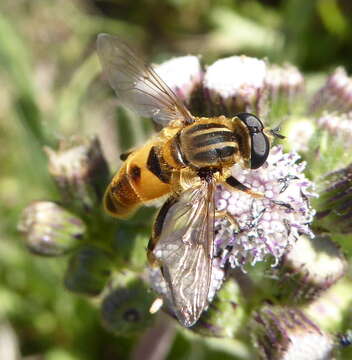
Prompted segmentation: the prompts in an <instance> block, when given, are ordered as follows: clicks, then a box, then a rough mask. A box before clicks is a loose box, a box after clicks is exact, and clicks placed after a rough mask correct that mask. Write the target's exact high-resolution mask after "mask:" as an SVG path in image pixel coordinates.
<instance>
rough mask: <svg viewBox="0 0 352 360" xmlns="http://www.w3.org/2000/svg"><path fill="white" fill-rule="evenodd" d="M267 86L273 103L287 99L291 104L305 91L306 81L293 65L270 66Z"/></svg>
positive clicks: (266, 79) (266, 80) (267, 74)
mask: <svg viewBox="0 0 352 360" xmlns="http://www.w3.org/2000/svg"><path fill="white" fill-rule="evenodd" d="M265 86H266V88H267V89H268V91H269V94H270V100H271V101H273V102H274V103H275V102H276V101H278V100H280V99H283V100H284V99H285V100H286V102H287V103H288V104H290V102H292V101H293V100H294V99H295V97H297V95H298V94H300V93H301V92H302V91H303V89H304V79H303V75H302V74H301V73H300V71H299V70H298V69H297V68H296V67H295V66H293V65H291V64H284V65H283V66H278V65H269V66H268V69H267V73H266V77H265ZM286 110H287V109H286Z"/></svg>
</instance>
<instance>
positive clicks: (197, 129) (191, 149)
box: [178, 118, 239, 168]
mask: <svg viewBox="0 0 352 360" xmlns="http://www.w3.org/2000/svg"><path fill="white" fill-rule="evenodd" d="M178 141H179V147H180V149H181V151H182V154H183V157H184V159H185V160H186V161H187V162H188V163H189V164H190V165H192V166H194V167H196V168H202V167H221V166H224V165H230V164H233V163H235V162H236V159H237V158H238V156H239V148H238V143H237V139H236V136H235V134H234V132H233V131H232V130H231V129H229V128H228V127H227V126H225V125H224V124H222V121H217V118H213V119H207V120H203V121H199V122H195V123H194V124H192V125H190V126H187V127H185V128H184V129H183V130H182V131H181V132H180V135H179V140H178Z"/></svg>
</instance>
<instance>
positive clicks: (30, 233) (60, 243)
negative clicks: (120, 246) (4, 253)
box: [18, 201, 86, 256]
mask: <svg viewBox="0 0 352 360" xmlns="http://www.w3.org/2000/svg"><path fill="white" fill-rule="evenodd" d="M18 229H19V230H20V231H21V232H22V233H23V235H24V237H25V242H26V246H27V247H28V249H29V250H30V251H31V252H33V253H34V254H37V255H43V256H59V255H63V254H65V253H67V252H68V251H70V250H72V249H73V248H75V247H76V246H77V245H78V244H79V243H80V242H81V240H82V238H83V237H84V235H85V232H86V226H85V224H84V222H83V221H82V220H81V219H80V218H78V217H77V216H75V215H73V214H72V213H70V212H69V211H67V210H65V209H64V208H62V207H61V206H59V205H58V204H56V203H54V202H51V201H35V202H33V203H32V204H30V205H28V206H27V207H26V208H25V209H24V210H23V213H22V217H21V220H20V222H19V225H18Z"/></svg>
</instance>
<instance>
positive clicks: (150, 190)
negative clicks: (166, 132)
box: [104, 142, 172, 218]
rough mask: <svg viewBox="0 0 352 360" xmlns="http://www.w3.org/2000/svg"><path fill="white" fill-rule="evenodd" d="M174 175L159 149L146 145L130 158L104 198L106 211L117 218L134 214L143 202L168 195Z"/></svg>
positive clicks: (115, 177)
mask: <svg viewBox="0 0 352 360" xmlns="http://www.w3.org/2000/svg"><path fill="white" fill-rule="evenodd" d="M171 176H172V168H170V167H169V166H168V165H167V164H166V163H165V162H164V161H163V158H162V156H161V155H160V151H159V147H158V146H154V143H153V142H150V143H147V144H146V145H145V146H143V147H142V148H139V149H137V150H135V151H133V152H132V153H131V154H130V155H128V157H127V159H126V161H125V162H124V163H123V164H122V166H121V168H120V170H119V171H118V172H117V174H116V175H115V176H114V178H113V179H112V181H111V183H110V185H109V187H108V188H107V190H106V192H105V196H104V207H105V210H106V211H107V212H108V213H109V214H110V215H112V216H116V217H118V218H125V217H127V216H129V215H131V213H133V211H134V210H136V209H137V208H138V207H139V206H140V205H142V204H143V203H147V202H149V201H151V200H154V199H157V198H159V197H161V196H163V195H165V194H168V193H169V192H170V191H171V190H172V189H171V185H170V182H171Z"/></svg>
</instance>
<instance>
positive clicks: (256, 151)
mask: <svg viewBox="0 0 352 360" xmlns="http://www.w3.org/2000/svg"><path fill="white" fill-rule="evenodd" d="M251 145H252V146H251V169H258V168H259V167H261V166H262V165H263V164H264V163H265V161H266V159H267V158H268V155H269V150H270V142H269V139H268V138H267V136H266V135H265V134H264V133H263V132H259V133H255V134H252V135H251Z"/></svg>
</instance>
